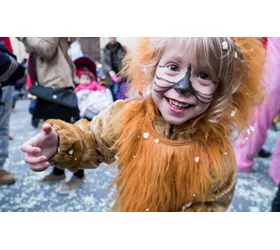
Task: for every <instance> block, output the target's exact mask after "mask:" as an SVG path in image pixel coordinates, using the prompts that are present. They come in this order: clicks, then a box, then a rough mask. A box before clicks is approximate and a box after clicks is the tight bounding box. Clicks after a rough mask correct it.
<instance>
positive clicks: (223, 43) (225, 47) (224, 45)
mask: <svg viewBox="0 0 280 250" xmlns="http://www.w3.org/2000/svg"><path fill="white" fill-rule="evenodd" d="M222 49H223V50H227V49H228V42H227V41H223V42H222Z"/></svg>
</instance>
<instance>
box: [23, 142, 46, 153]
mask: <svg viewBox="0 0 280 250" xmlns="http://www.w3.org/2000/svg"><path fill="white" fill-rule="evenodd" d="M20 150H21V151H22V152H23V153H27V154H36V153H40V152H41V149H40V148H38V147H33V146H31V145H29V144H26V143H25V144H23V145H22V146H21V147H20Z"/></svg>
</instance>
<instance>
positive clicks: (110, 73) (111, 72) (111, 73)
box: [109, 70, 116, 78]
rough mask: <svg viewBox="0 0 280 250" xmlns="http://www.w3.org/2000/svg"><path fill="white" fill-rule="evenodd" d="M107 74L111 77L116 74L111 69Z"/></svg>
mask: <svg viewBox="0 0 280 250" xmlns="http://www.w3.org/2000/svg"><path fill="white" fill-rule="evenodd" d="M109 75H110V76H111V78H112V77H114V76H115V75H116V73H115V71H113V70H111V71H110V72H109Z"/></svg>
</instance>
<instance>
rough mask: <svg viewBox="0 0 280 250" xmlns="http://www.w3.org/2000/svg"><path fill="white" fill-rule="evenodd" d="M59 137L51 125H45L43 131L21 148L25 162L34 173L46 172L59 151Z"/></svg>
mask: <svg viewBox="0 0 280 250" xmlns="http://www.w3.org/2000/svg"><path fill="white" fill-rule="evenodd" d="M58 142H59V141H58V136H57V134H56V132H55V130H54V129H53V128H52V127H51V125H50V124H47V123H46V124H44V125H43V127H42V131H41V132H40V133H39V134H38V135H36V136H34V137H32V138H31V139H30V140H29V141H27V142H25V143H24V144H23V145H22V146H21V148H20V149H21V151H22V152H24V153H25V158H24V160H25V162H26V163H27V164H29V167H30V168H31V169H32V170H33V171H43V170H46V169H47V168H48V167H49V166H50V164H49V162H48V160H49V159H51V158H52V157H53V156H54V155H55V154H56V152H57V150H58Z"/></svg>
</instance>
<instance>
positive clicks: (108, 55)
mask: <svg viewBox="0 0 280 250" xmlns="http://www.w3.org/2000/svg"><path fill="white" fill-rule="evenodd" d="M125 54H126V50H125V49H124V48H123V46H122V45H121V44H120V43H119V42H116V43H115V44H110V43H108V44H107V45H106V46H105V48H104V49H103V56H102V65H103V68H104V73H105V76H106V82H107V86H112V85H113V81H112V79H111V77H110V75H109V72H110V71H112V70H113V71H114V72H115V73H116V74H118V73H119V72H120V71H121V68H122V65H121V63H122V60H123V58H124V57H125Z"/></svg>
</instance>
